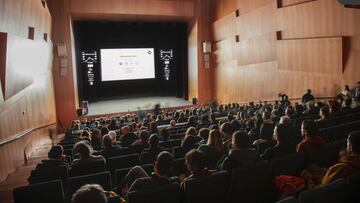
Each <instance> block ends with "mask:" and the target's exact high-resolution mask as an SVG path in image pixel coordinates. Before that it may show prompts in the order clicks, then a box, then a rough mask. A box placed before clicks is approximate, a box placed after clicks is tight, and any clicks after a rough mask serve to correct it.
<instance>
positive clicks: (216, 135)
mask: <svg viewBox="0 0 360 203" xmlns="http://www.w3.org/2000/svg"><path fill="white" fill-rule="evenodd" d="M207 145H209V146H212V147H215V148H216V150H218V151H222V150H223V148H224V146H223V142H222V138H221V133H220V132H219V131H218V130H211V131H210V133H209V139H208V141H207Z"/></svg>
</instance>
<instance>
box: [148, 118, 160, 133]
mask: <svg viewBox="0 0 360 203" xmlns="http://www.w3.org/2000/svg"><path fill="white" fill-rule="evenodd" d="M148 129H149V131H150V132H151V133H157V131H158V130H157V124H156V122H155V121H152V122H150V123H149V125H148Z"/></svg>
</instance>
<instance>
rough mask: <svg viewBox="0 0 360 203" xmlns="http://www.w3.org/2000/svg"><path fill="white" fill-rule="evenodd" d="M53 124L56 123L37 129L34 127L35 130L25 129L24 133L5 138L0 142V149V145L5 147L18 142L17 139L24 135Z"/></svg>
mask: <svg viewBox="0 0 360 203" xmlns="http://www.w3.org/2000/svg"><path fill="white" fill-rule="evenodd" d="M55 124H56V123H50V124H46V125H43V126H39V127H36V128H30V129H26V130H24V131H21V132H19V133H17V134H15V135H13V136H10V137H8V138H5V139H2V140H0V147H1V146H2V145H5V144H8V143H10V142H13V141H15V140H18V139H20V138H22V137H24V136H25V135H27V134H29V133H31V132H34V131H35V130H39V129H41V128H45V127H49V126H51V125H55Z"/></svg>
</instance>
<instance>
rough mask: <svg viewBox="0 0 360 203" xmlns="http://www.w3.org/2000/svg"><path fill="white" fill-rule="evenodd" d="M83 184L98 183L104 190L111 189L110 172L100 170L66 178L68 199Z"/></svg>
mask: <svg viewBox="0 0 360 203" xmlns="http://www.w3.org/2000/svg"><path fill="white" fill-rule="evenodd" d="M85 184H99V185H101V186H102V187H103V188H104V190H111V189H112V184H111V175H110V172H108V171H106V172H101V173H95V174H90V175H84V176H77V177H71V178H69V179H68V188H67V189H68V190H67V197H68V199H70V198H71V196H72V195H73V194H74V193H75V192H76V191H77V190H78V189H79V188H80V187H81V186H83V185H85Z"/></svg>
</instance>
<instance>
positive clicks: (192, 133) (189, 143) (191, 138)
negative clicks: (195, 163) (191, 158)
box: [181, 127, 197, 151]
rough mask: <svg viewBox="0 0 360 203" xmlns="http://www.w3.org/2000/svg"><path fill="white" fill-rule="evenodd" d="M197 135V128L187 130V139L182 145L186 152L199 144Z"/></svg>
mask: <svg viewBox="0 0 360 203" xmlns="http://www.w3.org/2000/svg"><path fill="white" fill-rule="evenodd" d="M196 135H197V132H196V128H194V127H190V128H188V129H187V130H186V133H185V138H184V140H183V141H182V143H181V146H182V147H183V148H184V150H185V151H189V150H190V149H192V148H194V145H195V144H196V143H197V142H196V141H197V138H196V137H197V136H196Z"/></svg>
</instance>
